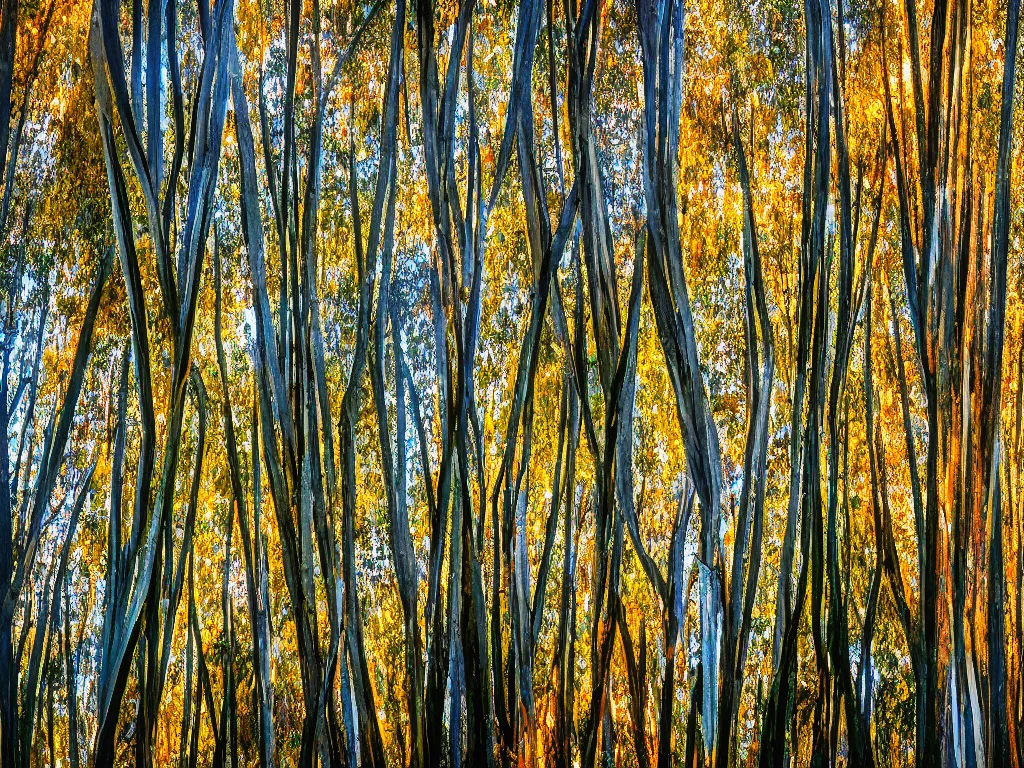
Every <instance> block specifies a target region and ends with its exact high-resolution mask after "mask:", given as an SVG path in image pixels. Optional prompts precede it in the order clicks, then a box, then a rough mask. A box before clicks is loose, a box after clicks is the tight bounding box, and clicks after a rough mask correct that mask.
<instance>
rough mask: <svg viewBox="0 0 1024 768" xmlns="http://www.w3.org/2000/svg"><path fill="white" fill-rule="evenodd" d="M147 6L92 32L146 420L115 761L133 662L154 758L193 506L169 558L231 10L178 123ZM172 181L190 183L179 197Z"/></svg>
mask: <svg viewBox="0 0 1024 768" xmlns="http://www.w3.org/2000/svg"><path fill="white" fill-rule="evenodd" d="M143 11H144V9H143V7H142V4H141V3H137V4H135V6H134V7H133V9H132V24H131V28H130V30H128V31H127V34H125V32H124V31H123V30H122V28H121V18H120V6H119V4H118V3H116V2H112V1H108V0H98V2H96V3H95V5H94V7H93V17H92V26H91V30H90V37H89V52H90V56H91V59H92V64H93V74H94V78H95V88H96V107H97V117H98V120H99V129H100V136H101V139H102V145H103V152H104V159H105V163H106V168H107V178H108V183H109V188H110V205H111V212H112V218H113V225H114V234H115V238H116V241H117V251H118V254H119V258H120V265H121V274H122V277H123V280H124V284H125V293H126V296H127V303H128V308H129V315H130V318H131V343H130V347H131V361H132V363H133V369H134V371H133V373H134V380H135V390H136V392H135V396H136V407H137V409H138V412H139V415H140V424H141V437H140V449H139V460H138V465H137V467H136V472H135V477H134V478H131V477H130V474H129V473H128V472H127V471H126V467H125V466H124V464H123V460H122V461H119V462H118V466H117V468H116V471H115V472H114V473H113V476H112V478H111V486H112V492H111V505H110V516H109V534H108V535H109V541H110V547H109V555H108V562H107V578H106V582H105V584H106V585H105V594H104V606H103V630H102V638H101V643H100V654H99V656H100V661H99V680H98V686H97V690H98V705H99V706H98V713H97V719H98V728H97V733H96V741H95V746H94V754H93V760H94V762H95V763H96V764H97V765H110V764H112V763H113V762H114V760H115V756H116V750H117V734H118V723H119V720H120V714H121V708H122V702H123V699H124V696H125V691H126V688H127V685H128V681H129V677H130V675H131V674H132V666H133V663H134V666H135V670H134V672H135V677H136V680H137V688H136V711H135V721H136V723H135V732H136V739H135V755H136V760H137V761H138V762H139V763H140V764H149V763H151V762H152V761H153V751H152V750H153V746H154V740H155V737H156V726H157V722H158V719H159V712H160V705H161V699H162V694H163V689H164V684H165V681H166V678H167V669H168V661H169V654H170V644H171V637H172V636H173V633H174V626H175V623H176V619H177V610H178V604H179V600H180V597H181V594H182V585H183V574H184V564H185V562H186V561H187V560H188V557H189V555H190V552H189V550H190V546H191V544H190V542H191V535H192V528H193V521H194V513H195V503H194V500H193V503H192V504H190V505H188V511H186V519H185V521H184V522H185V524H184V528H183V539H182V542H181V545H180V546H179V547H178V548H177V549H178V552H177V557H175V543H176V542H175V538H176V537H175V535H174V531H175V527H176V526H175V522H174V516H175V505H174V500H175V497H176V489H177V480H178V474H179V469H180V465H181V461H180V454H181V438H182V433H183V430H184V428H185V425H186V417H185V414H186V401H187V400H188V391H189V389H190V386H189V385H190V382H191V389H192V390H193V391H194V392H195V393H196V397H197V413H198V416H199V418H200V420H202V419H204V418H205V404H204V399H205V398H204V387H203V383H202V380H201V378H200V377H199V374H198V372H196V371H194V370H193V367H192V343H193V337H194V332H195V325H196V313H197V305H198V298H199V293H200V288H201V285H202V276H203V271H204V270H203V264H204V262H205V257H206V250H207V243H206V240H207V236H208V234H209V230H210V224H211V221H212V213H213V203H214V198H215V195H216V191H217V176H218V166H219V162H220V154H221V145H222V139H223V133H224V124H225V119H226V114H227V103H228V88H229V80H228V61H229V54H230V51H231V40H232V38H233V22H234V5H233V3H232V2H231V0H224V1H223V2H218V3H217V5H216V7H214V8H213V9H211V8H210V7H209V5H208V4H207V3H205V2H200V3H198V4H197V6H196V18H197V19H198V27H199V29H198V32H199V40H200V46H199V47H200V50H198V51H196V52H195V53H196V55H197V56H201V61H202V63H201V66H200V69H199V73H198V76H197V78H196V81H195V82H194V83H192V85H193V86H194V90H193V91H192V92H191V94H190V95H191V97H192V98H191V103H190V104H189V105H188V112H189V114H190V116H191V120H190V122H189V125H188V131H187V132H186V127H185V117H184V115H185V112H186V102H185V90H184V88H183V66H182V63H181V58H182V56H181V53H182V49H183V47H184V45H185V42H184V40H185V39H186V37H185V33H184V30H182V29H180V28H179V12H180V9H179V8H178V5H177V3H176V2H174V0H172V1H171V2H170V3H168V4H166V7H165V6H164V5H162V4H159V3H151V4H149V6H148V7H147V8H146V9H145V18H144V12H143ZM144 21H145V25H144V24H143V22H144ZM144 29H145V31H144ZM164 41H166V52H165V51H164ZM126 42H127V50H126ZM144 54H145V55H144ZM165 62H166V66H165ZM165 93H167V94H169V100H170V109H171V112H172V115H173V118H174V119H173V130H172V133H171V136H170V137H165V136H164V121H163V112H164V104H165V102H164V94H165ZM168 138H169V139H170V141H171V142H172V146H171V162H170V164H169V166H168V164H167V163H166V162H165V154H166V150H167V147H166V144H167V143H168V141H166V140H165V139H168ZM126 160H127V162H128V163H130V166H131V169H132V171H133V173H134V183H135V184H137V185H138V186H137V188H138V189H139V190H140V191H141V199H142V207H143V209H144V213H143V214H142V215H139V214H137V213H136V212H135V211H133V206H132V200H131V197H130V195H129V186H128V181H127V179H126V175H125V168H124V166H125V161H126ZM179 185H183V186H184V188H185V190H186V192H185V195H184V196H183V197H182V198H181V199H179ZM140 226H141V227H144V228H145V232H146V235H147V238H148V247H147V248H145V249H144V250H141V249H140V248H139V243H138V238H139V235H138V232H139V229H140ZM140 253H141V254H143V255H151V256H152V258H153V259H154V261H155V268H156V274H157V282H158V285H159V295H158V299H159V300H158V301H157V302H155V304H154V302H152V301H151V297H150V296H148V295H147V292H146V290H145V288H144V286H143V281H142V269H141V264H140ZM126 354H127V353H126ZM160 355H166V358H165V359H169V360H170V382H169V390H168V391H169V395H168V397H167V401H166V403H161V404H159V405H162V406H164V407H165V409H166V410H162V411H161V417H162V418H161V421H162V422H163V423H165V425H166V427H165V430H164V434H163V438H164V439H163V447H162V450H161V451H160V453H159V454H158V452H157V448H158V446H157V441H158V433H157V429H156V423H157V407H158V403H157V402H156V398H155V397H154V389H155V388H156V387H155V383H156V382H157V381H158V378H159V377H161V376H162V373H161V371H160V367H157V368H156V369H154V358H157V359H159V356H160ZM128 378H129V377H128V376H127V369H126V368H125V367H124V366H123V372H122V377H121V395H120V396H119V402H120V403H121V405H120V406H119V408H120V412H121V414H122V418H121V419H120V423H121V426H120V427H119V429H120V430H121V432H120V443H119V448H118V455H119V456H121V457H123V455H124V454H123V451H124V448H123V446H124V439H125V434H124V433H125V431H126V430H127V428H128V427H127V424H126V423H125V422H124V419H123V413H124V399H125V397H126V396H127V395H126V388H127V383H126V382H127V381H128ZM201 459H202V444H201V442H200V445H199V446H198V450H197V454H196V458H195V460H194V462H193V466H194V478H195V479H194V481H193V485H195V484H196V483H197V482H198V477H199V476H200V471H201V465H202V461H201ZM158 462H159V465H158ZM158 471H159V474H158V475H157V472H158ZM132 479H134V484H135V493H134V499H133V509H132V514H131V522H130V527H129V535H128V537H127V540H125V541H122V537H123V531H122V527H123V525H122V514H123V509H122V502H121V500H122V498H123V496H124V494H123V492H122V490H121V486H122V485H124V484H126V483H128V482H130V481H131V480H132ZM154 486H155V487H154Z"/></svg>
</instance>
